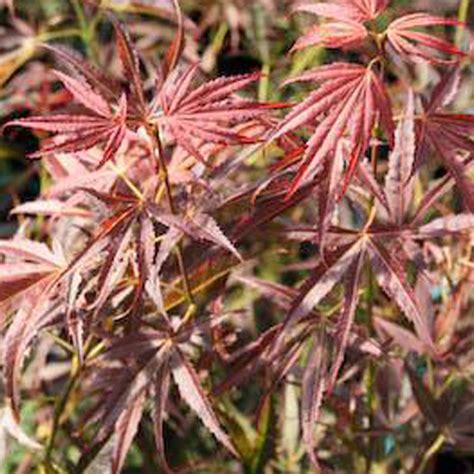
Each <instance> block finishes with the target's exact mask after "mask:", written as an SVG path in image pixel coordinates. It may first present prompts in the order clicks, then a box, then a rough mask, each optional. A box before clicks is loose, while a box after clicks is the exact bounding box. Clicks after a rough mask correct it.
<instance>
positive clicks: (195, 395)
mask: <svg viewBox="0 0 474 474" xmlns="http://www.w3.org/2000/svg"><path fill="white" fill-rule="evenodd" d="M164 322H165V326H166V328H165V329H164V331H163V332H162V331H157V330H141V331H139V332H136V333H132V334H128V335H127V336H126V337H117V338H114V339H113V340H112V343H111V344H110V345H109V346H108V348H107V350H106V351H105V352H104V353H103V354H102V355H101V356H100V357H99V358H98V359H97V360H96V362H95V364H96V365H97V370H95V371H93V372H92V373H91V378H90V380H89V382H88V386H89V387H90V391H91V394H94V393H95V394H97V395H98V397H99V399H98V403H97V405H96V407H95V408H94V409H93V411H92V412H91V413H89V414H88V416H87V423H88V424H94V423H96V422H97V421H99V420H100V428H99V430H98V432H97V435H96V440H99V441H100V442H103V441H105V440H106V439H107V438H108V437H110V436H111V434H112V433H115V441H114V449H113V454H112V466H113V472H114V473H118V472H119V471H120V468H121V466H122V465H123V461H124V459H125V455H126V453H127V451H128V449H129V447H130V445H131V442H132V440H133V437H134V435H135V433H136V430H137V426H138V424H139V422H140V419H141V417H142V414H143V409H144V406H145V403H146V401H147V399H148V398H149V396H150V395H151V396H153V402H154V409H153V420H154V432H155V442H156V446H157V449H158V455H159V459H160V464H161V467H162V468H163V469H164V472H166V473H171V472H173V470H172V469H171V468H170V467H169V465H168V463H167V461H166V456H165V446H164V439H163V421H164V417H165V414H166V406H167V400H168V395H169V389H170V382H171V379H173V380H174V381H175V383H176V386H177V388H178V391H179V393H180V395H181V397H182V399H183V400H184V401H185V402H186V403H187V404H188V405H189V407H190V408H191V409H192V410H193V411H194V412H195V414H196V415H197V416H198V417H199V419H200V420H201V421H202V422H203V424H204V425H205V426H206V427H207V428H208V429H209V431H210V432H211V433H212V434H213V435H214V436H215V437H216V439H217V440H218V441H219V442H220V443H221V444H223V445H224V446H225V447H226V448H227V449H228V450H229V451H230V452H231V453H232V454H234V455H236V452H235V449H234V447H233V446H232V443H231V441H230V439H229V437H228V435H227V434H226V433H225V432H224V431H223V429H222V428H221V427H220V424H219V421H218V418H217V415H216V414H215V411H214V409H213V407H212V404H211V401H210V399H209V396H208V395H207V394H206V393H205V392H204V390H203V389H202V387H201V381H200V377H199V376H198V373H197V372H196V371H195V369H194V368H193V366H192V365H191V363H190V362H189V361H188V360H187V358H186V356H185V353H184V351H183V350H182V347H184V345H186V344H187V343H188V342H189V340H190V339H191V338H192V337H193V335H194V334H195V333H196V332H199V331H201V330H202V328H204V327H206V326H208V325H209V324H211V326H212V324H216V323H215V322H210V321H207V320H200V321H197V322H195V323H193V324H191V325H190V326H189V325H188V326H186V327H183V328H178V329H174V328H173V327H172V325H171V324H170V322H169V320H168V319H165V321H164ZM117 363H119V364H123V365H122V368H120V367H117ZM112 381H113V383H112Z"/></svg>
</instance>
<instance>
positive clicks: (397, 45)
mask: <svg viewBox="0 0 474 474" xmlns="http://www.w3.org/2000/svg"><path fill="white" fill-rule="evenodd" d="M437 25H445V26H449V25H454V26H457V25H462V23H459V22H458V21H457V20H452V19H449V18H442V17H437V16H433V15H429V14H427V13H412V14H410V15H405V16H402V17H401V18H398V19H396V20H395V21H393V22H392V23H390V25H389V26H388V28H387V30H386V35H387V40H388V43H389V44H390V45H391V46H392V47H393V48H394V50H395V51H396V52H397V53H399V54H400V55H402V56H405V57H411V58H415V59H416V58H421V59H424V60H427V61H430V62H438V63H452V62H455V61H457V60H459V58H460V57H463V56H465V53H464V52H462V51H461V50H460V49H458V48H457V47H456V46H454V45H453V44H451V43H449V42H447V41H445V40H442V39H439V38H437V37H436V36H432V35H429V34H427V33H422V32H419V31H416V30H414V29H415V28H420V27H421V28H423V27H427V26H437ZM430 50H431V51H436V52H437V53H444V54H447V55H454V56H456V59H453V60H448V59H442V58H440V57H439V56H436V55H434V54H432V53H431V52H430Z"/></svg>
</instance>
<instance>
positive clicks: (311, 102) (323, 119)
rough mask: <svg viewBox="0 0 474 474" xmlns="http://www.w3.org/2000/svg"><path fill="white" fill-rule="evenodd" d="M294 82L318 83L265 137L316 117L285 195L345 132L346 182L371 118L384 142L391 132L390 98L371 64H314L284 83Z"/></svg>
mask: <svg viewBox="0 0 474 474" xmlns="http://www.w3.org/2000/svg"><path fill="white" fill-rule="evenodd" d="M300 81H314V82H316V83H322V85H321V86H320V87H319V88H318V89H317V90H316V91H314V92H312V93H311V94H310V95H309V96H308V98H307V99H305V100H304V101H303V102H301V103H300V104H298V105H296V106H295V107H294V108H293V110H292V111H291V112H290V113H289V114H288V115H287V116H286V117H285V118H284V119H283V121H282V122H281V123H280V124H279V125H278V126H277V128H276V130H275V131H274V132H273V133H272V134H271V135H270V137H269V140H275V139H277V138H279V137H281V136H283V135H285V134H286V133H288V132H292V131H293V130H296V129H298V128H300V127H302V126H303V125H308V124H312V123H314V122H315V121H316V127H315V130H314V133H313V135H312V136H311V138H310V139H309V141H308V143H307V147H306V151H305V154H304V156H303V161H302V164H301V165H300V166H299V169H298V172H297V174H296V177H295V178H294V181H293V183H292V186H291V188H290V190H289V192H288V196H291V195H292V194H293V193H295V192H296V191H297V190H298V189H299V188H300V187H301V186H302V185H304V184H305V183H307V182H308V181H309V180H311V179H312V178H314V176H315V175H316V174H317V173H319V172H320V171H321V170H322V168H323V165H324V163H325V160H326V159H327V158H328V157H331V156H332V154H333V153H334V151H335V149H336V147H337V145H338V143H339V141H340V140H341V139H342V138H344V137H345V135H347V139H348V141H349V143H350V144H351V145H350V149H349V156H350V158H349V163H348V171H347V172H346V181H348V180H349V179H350V178H351V176H352V174H353V173H354V172H355V170H356V168H357V163H358V162H359V159H360V157H361V155H362V154H363V153H364V152H365V150H366V148H367V147H368V145H369V140H370V137H371V134H372V130H373V128H374V126H375V124H376V122H377V119H379V120H380V122H381V124H382V127H383V129H384V130H385V133H386V135H387V138H388V139H389V140H390V141H392V136H393V123H392V110H391V105H390V99H389V97H388V95H387V92H386V90H385V88H384V86H383V84H382V83H381V81H380V78H379V77H378V75H377V73H376V72H374V71H373V70H372V68H370V67H369V68H366V67H364V66H359V65H355V64H350V63H334V64H331V65H327V66H321V67H318V68H316V69H314V70H311V71H309V72H306V73H304V74H302V75H300V76H298V77H295V78H293V79H290V80H289V81H287V82H286V83H287V84H288V83H292V82H300ZM341 187H342V185H341Z"/></svg>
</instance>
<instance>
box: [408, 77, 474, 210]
mask: <svg viewBox="0 0 474 474" xmlns="http://www.w3.org/2000/svg"><path fill="white" fill-rule="evenodd" d="M459 80H460V72H459V69H458V68H452V69H451V70H450V71H448V72H447V73H446V74H445V75H444V76H443V78H442V79H441V81H440V82H439V84H438V85H437V87H436V88H435V89H434V90H433V93H432V95H431V97H430V100H429V102H428V103H427V104H426V105H425V106H424V110H423V114H422V116H421V118H420V119H419V120H417V122H416V133H417V139H418V143H419V148H418V152H417V160H416V167H419V166H420V165H421V164H422V163H423V162H424V161H425V160H426V159H427V158H428V155H429V153H430V152H432V153H434V154H435V155H436V156H437V157H438V158H439V159H440V160H442V162H443V164H444V165H445V166H446V168H447V170H448V172H449V173H450V174H451V176H452V177H453V179H454V180H455V182H456V185H457V187H458V188H459V190H460V191H461V196H462V199H463V201H464V203H465V205H466V207H467V208H468V209H469V210H470V211H471V212H474V184H473V182H472V179H471V178H470V177H469V175H468V174H467V166H466V165H467V164H469V162H467V163H466V162H465V161H464V162H463V160H462V159H461V158H460V156H462V155H463V154H467V155H468V156H469V155H472V154H473V153H474V141H473V140H472V139H471V137H472V135H473V134H474V115H469V114H454V113H448V112H445V111H443V110H442V108H443V107H445V106H447V105H448V104H449V103H450V102H451V101H452V100H453V98H454V96H455V94H456V91H457V87H458V84H459Z"/></svg>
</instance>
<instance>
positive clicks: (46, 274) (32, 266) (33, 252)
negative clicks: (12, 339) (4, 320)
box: [0, 239, 66, 321]
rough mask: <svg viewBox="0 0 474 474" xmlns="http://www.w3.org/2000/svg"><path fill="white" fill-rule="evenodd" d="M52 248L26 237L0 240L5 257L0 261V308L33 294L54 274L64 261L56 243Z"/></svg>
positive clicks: (49, 281)
mask: <svg viewBox="0 0 474 474" xmlns="http://www.w3.org/2000/svg"><path fill="white" fill-rule="evenodd" d="M55 250H56V251H55V252H52V251H51V250H50V249H49V248H48V247H47V246H46V245H45V244H42V243H39V242H34V241H32V240H28V239H16V240H0V254H1V255H4V256H5V257H7V261H6V262H5V263H0V283H1V286H0V288H1V289H0V308H2V307H3V306H4V305H6V304H8V303H9V302H11V301H12V299H13V298H16V299H18V297H21V298H29V297H32V294H33V293H37V292H41V291H42V290H43V289H44V288H45V287H47V286H48V284H50V283H52V282H53V281H54V280H55V279H56V278H57V276H58V275H59V274H60V272H61V271H62V270H64V268H65V267H66V261H65V259H64V256H63V255H62V253H61V252H60V250H59V248H58V246H57V245H56V247H55ZM0 321H1V319H0Z"/></svg>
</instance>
